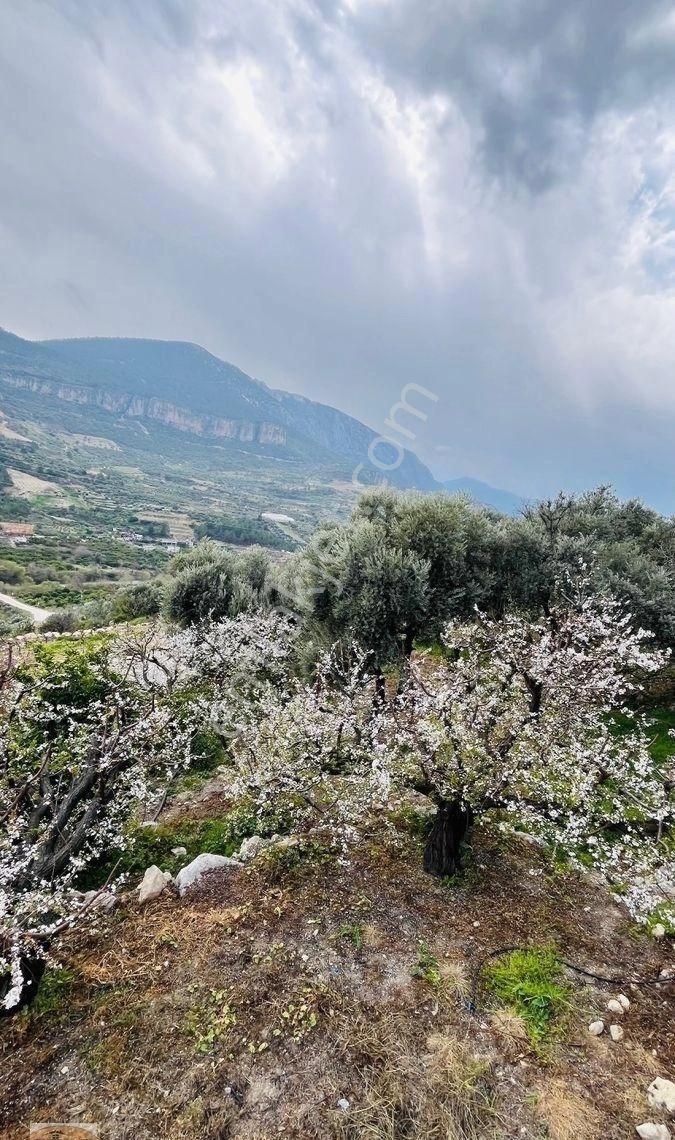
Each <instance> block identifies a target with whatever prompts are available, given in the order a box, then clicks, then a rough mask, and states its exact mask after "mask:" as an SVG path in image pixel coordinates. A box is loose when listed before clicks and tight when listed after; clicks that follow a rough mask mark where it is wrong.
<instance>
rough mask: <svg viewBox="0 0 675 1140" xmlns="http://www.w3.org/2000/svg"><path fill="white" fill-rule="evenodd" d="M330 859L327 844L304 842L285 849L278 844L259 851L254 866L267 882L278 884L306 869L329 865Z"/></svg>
mask: <svg viewBox="0 0 675 1140" xmlns="http://www.w3.org/2000/svg"><path fill="white" fill-rule="evenodd" d="M332 858H333V850H332V848H331V847H330V846H329V845H328V844H326V843H321V842H319V841H318V840H313V841H306V840H305V841H302V842H300V843H294V844H292V845H289V846H287V847H286V846H282V845H280V844H275V845H274V846H272V847H268V848H266V850H265V851H261V853H260V855H259V856H258V858H257V859H256V864H257V868H258V869H259V870H260V872H261V873H262V874H263V875H264V877H265V879H266V880H267V881H268V882H270V883H278V882H281V881H282V880H283V879H285V878H287V877H288V876H292V875H294V874H298V873H302V872H303V871H305V870H306V869H307V868H311V867H317V866H321V865H322V864H324V863H329V862H330V861H331V860H332Z"/></svg>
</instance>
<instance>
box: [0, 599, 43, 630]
mask: <svg viewBox="0 0 675 1140" xmlns="http://www.w3.org/2000/svg"><path fill="white" fill-rule="evenodd" d="M0 604H2V605H3V606H11V607H12V609H14V610H21V611H22V613H24V614H28V616H29V617H30V618H31V620H32V621H34V622H37V623H38V624H39V623H40V622H42V621H45V620H46V619H47V618H48V617H50V616H51V614H52V610H41V609H40V607H39V606H29V605H28V602H19V601H18V600H17V599H16V598H13V597H12V596H11V594H0Z"/></svg>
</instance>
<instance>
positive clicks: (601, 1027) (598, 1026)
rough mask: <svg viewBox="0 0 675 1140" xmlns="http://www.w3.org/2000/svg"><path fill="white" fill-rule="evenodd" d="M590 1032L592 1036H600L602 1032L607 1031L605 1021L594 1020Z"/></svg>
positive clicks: (589, 1028)
mask: <svg viewBox="0 0 675 1140" xmlns="http://www.w3.org/2000/svg"><path fill="white" fill-rule="evenodd" d="M588 1032H589V1033H590V1035H591V1037H599V1036H600V1034H601V1033H604V1032H605V1023H604V1021H592V1022H591V1024H590V1025H589V1027H588Z"/></svg>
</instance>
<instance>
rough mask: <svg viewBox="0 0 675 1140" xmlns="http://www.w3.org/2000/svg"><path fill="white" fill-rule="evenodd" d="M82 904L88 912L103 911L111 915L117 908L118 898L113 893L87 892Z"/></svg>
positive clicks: (83, 896)
mask: <svg viewBox="0 0 675 1140" xmlns="http://www.w3.org/2000/svg"><path fill="white" fill-rule="evenodd" d="M82 904H83V906H85V907H86V908H87V910H90V909H91V910H102V911H105V913H106V914H111V913H112V911H114V909H115V907H116V906H117V898H116V896H115V895H114V894H113V892H112V891H85V892H84V894H83V895H82Z"/></svg>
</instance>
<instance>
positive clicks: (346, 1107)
mask: <svg viewBox="0 0 675 1140" xmlns="http://www.w3.org/2000/svg"><path fill="white" fill-rule="evenodd" d="M337 1106H338V1108H341V1109H342V1111H343V1112H349V1109H350V1108H351V1105H350V1103H349V1101H348V1100H347V1098H346V1097H345V1096H341V1097H340V1099H339V1101H338V1102H337Z"/></svg>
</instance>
